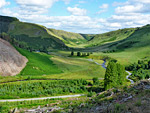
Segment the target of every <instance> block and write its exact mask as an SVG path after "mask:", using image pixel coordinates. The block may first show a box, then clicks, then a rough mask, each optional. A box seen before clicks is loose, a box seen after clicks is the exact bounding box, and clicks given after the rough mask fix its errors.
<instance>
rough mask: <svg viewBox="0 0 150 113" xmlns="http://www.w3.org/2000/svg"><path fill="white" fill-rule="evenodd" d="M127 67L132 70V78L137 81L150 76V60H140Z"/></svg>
mask: <svg viewBox="0 0 150 113" xmlns="http://www.w3.org/2000/svg"><path fill="white" fill-rule="evenodd" d="M126 69H127V70H129V71H132V76H131V78H132V79H133V80H135V81H137V80H143V79H149V78H150V70H149V69H150V60H138V63H134V64H131V65H129V66H127V67H126Z"/></svg>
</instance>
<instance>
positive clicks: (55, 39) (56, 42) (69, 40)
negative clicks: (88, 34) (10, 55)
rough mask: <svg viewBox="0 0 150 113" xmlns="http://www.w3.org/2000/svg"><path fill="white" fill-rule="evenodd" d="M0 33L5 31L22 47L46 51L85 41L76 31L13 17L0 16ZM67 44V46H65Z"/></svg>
mask: <svg viewBox="0 0 150 113" xmlns="http://www.w3.org/2000/svg"><path fill="white" fill-rule="evenodd" d="M0 24H1V25H2V27H1V28H0V33H3V32H5V33H7V34H8V35H10V36H11V37H12V38H13V39H14V40H15V42H16V43H18V44H19V45H21V46H22V47H24V48H26V49H27V48H32V49H33V50H43V49H44V48H46V49H47V50H48V51H51V50H53V49H61V50H66V49H68V47H67V46H69V47H76V46H77V45H79V44H83V43H85V42H86V41H87V38H84V37H83V36H82V35H80V34H78V33H71V32H66V31H62V30H55V29H47V28H46V27H44V26H41V25H37V24H32V23H26V22H20V21H19V20H18V19H16V18H13V17H6V16H0ZM66 45H67V46H66Z"/></svg>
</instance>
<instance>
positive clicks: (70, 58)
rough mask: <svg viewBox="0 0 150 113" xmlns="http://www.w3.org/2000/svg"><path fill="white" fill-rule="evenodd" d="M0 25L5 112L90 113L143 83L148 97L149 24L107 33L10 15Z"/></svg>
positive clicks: (1, 107) (0, 99) (0, 102)
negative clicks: (69, 29)
mask: <svg viewBox="0 0 150 113" xmlns="http://www.w3.org/2000/svg"><path fill="white" fill-rule="evenodd" d="M0 25H1V27H0V112H4V113H5V112H6V113H7V112H10V111H11V112H13V110H16V108H17V109H19V110H18V112H24V111H26V110H27V111H28V109H34V110H36V108H37V107H38V106H40V107H41V109H42V108H44V106H47V109H49V107H51V109H53V108H55V107H54V106H57V107H60V108H61V109H56V111H58V112H62V111H64V112H69V111H68V110H70V112H79V111H78V109H76V107H78V108H79V109H81V111H84V110H85V107H87V109H88V110H89V111H90V110H92V109H93V107H97V106H99V105H98V104H99V103H102V102H103V101H105V102H104V104H106V103H109V104H110V101H112V100H113V101H112V102H114V101H116V95H121V94H122V95H124V94H123V92H132V93H133V94H134V93H136V92H138V91H135V89H134V88H133V87H134V86H135V87H138V86H136V85H138V83H139V84H140V80H142V81H141V82H142V83H143V82H144V84H146V88H145V89H146V90H145V89H141V90H142V92H143V94H145V92H148V93H149V78H150V76H149V69H150V60H149V59H150V47H149V42H150V25H145V26H143V27H140V28H139V27H137V28H125V29H119V30H116V31H111V32H107V33H102V34H81V33H72V32H67V31H63V30H56V29H52V28H46V27H45V26H42V25H38V24H33V23H26V22H21V21H20V20H18V19H17V18H15V17H7V16H0ZM145 81H146V82H145ZM147 84H148V85H147ZM140 85H141V84H140ZM147 87H148V88H147ZM130 89H132V90H130ZM127 95H128V94H127ZM136 95H138V94H136ZM121 97H122V96H121ZM122 98H125V97H122ZM132 98H137V97H132ZM148 98H149V97H148ZM76 100H77V101H76ZM119 101H120V100H119ZM94 102H96V103H95V104H94ZM115 105H116V106H117V107H118V106H119V105H117V104H115ZM90 106H91V107H90ZM101 106H103V105H102V104H101ZM110 106H111V105H110ZM57 107H56V108H57ZM114 107H115V106H111V109H113V110H118V111H119V110H120V109H123V108H122V106H119V109H116V108H114ZM45 109H46V108H45ZM98 109H99V107H98ZM103 110H104V111H105V110H106V108H105V107H104V109H102V111H103ZM108 110H110V109H108ZM54 111H55V110H54Z"/></svg>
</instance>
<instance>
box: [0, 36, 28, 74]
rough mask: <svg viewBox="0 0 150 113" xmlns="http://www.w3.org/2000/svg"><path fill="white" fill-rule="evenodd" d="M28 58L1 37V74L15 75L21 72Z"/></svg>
mask: <svg viewBox="0 0 150 113" xmlns="http://www.w3.org/2000/svg"><path fill="white" fill-rule="evenodd" d="M27 61H28V60H27V59H26V58H25V57H24V56H22V55H21V54H20V53H19V52H17V51H16V49H15V48H14V47H13V46H11V45H10V44H9V43H8V42H6V41H5V40H3V39H1V38H0V75H1V76H13V75H16V74H19V73H20V71H21V70H22V69H23V68H24V67H25V66H26V63H27Z"/></svg>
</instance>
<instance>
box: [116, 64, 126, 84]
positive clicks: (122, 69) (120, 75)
mask: <svg viewBox="0 0 150 113" xmlns="http://www.w3.org/2000/svg"><path fill="white" fill-rule="evenodd" d="M117 71H118V84H119V85H122V84H123V83H124V81H125V79H126V74H125V67H124V66H122V65H120V64H117Z"/></svg>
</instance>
